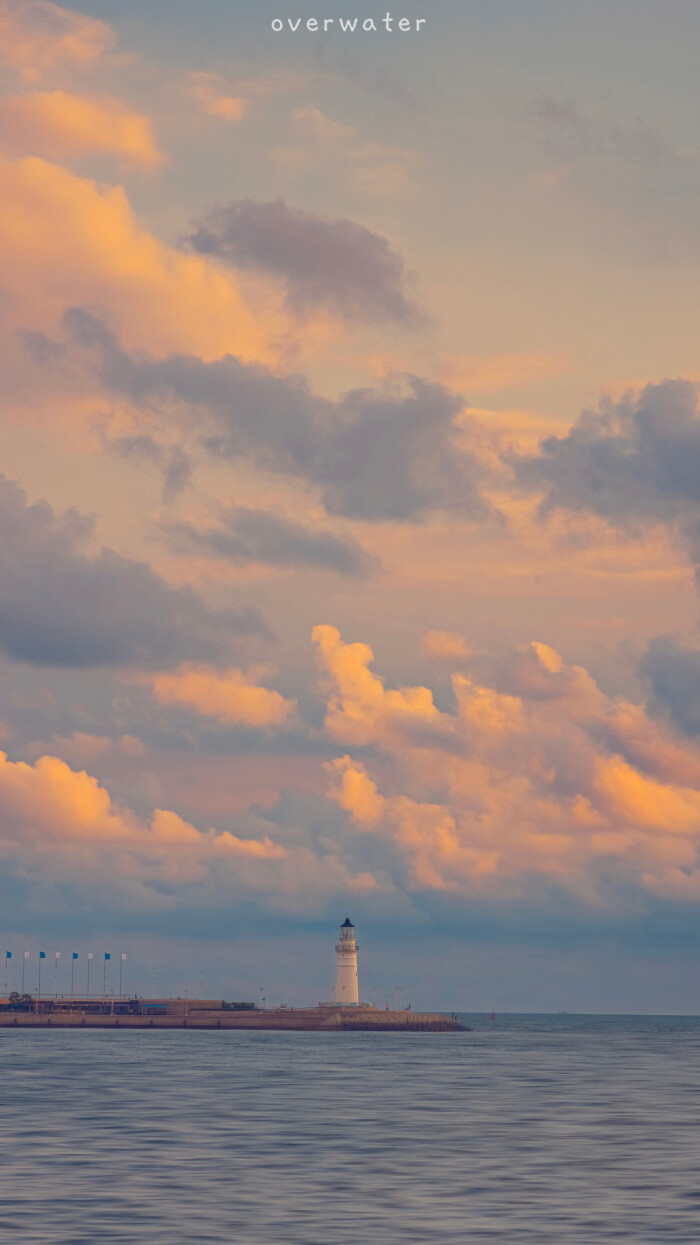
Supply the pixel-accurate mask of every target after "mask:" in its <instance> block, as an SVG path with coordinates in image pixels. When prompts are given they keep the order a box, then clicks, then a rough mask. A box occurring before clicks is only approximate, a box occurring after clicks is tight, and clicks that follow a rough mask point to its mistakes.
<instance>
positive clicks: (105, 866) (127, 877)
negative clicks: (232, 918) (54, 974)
mask: <svg viewBox="0 0 700 1245" xmlns="http://www.w3.org/2000/svg"><path fill="white" fill-rule="evenodd" d="M266 824H267V823H266ZM0 860H2V861H3V865H5V866H6V865H13V866H14V867H16V868H18V869H19V870H20V872H21V875H22V877H23V880H24V882H25V884H32V883H38V884H39V885H40V886H41V887H42V888H43V890H44V891H45V888H46V887H47V886H51V885H56V884H58V885H59V886H60V885H62V884H64V883H65V884H67V885H70V887H71V890H75V888H76V887H80V886H81V885H86V886H87V887H89V888H90V889H91V892H92V895H93V898H94V895H95V894H96V893H99V891H100V889H101V888H103V887H105V885H106V880H107V879H108V892H109V895H110V898H111V899H112V900H114V899H115V897H116V900H117V902H118V904H119V906H120V908H122V909H126V908H132V909H138V908H143V907H144V906H145V907H147V908H148V909H149V910H150V911H152V910H153V909H154V908H157V907H160V908H163V907H170V906H173V905H174V904H175V903H179V902H181V898H178V897H176V896H174V895H173V894H172V893H170V892H171V889H172V888H175V887H182V886H188V887H192V886H193V885H198V886H199V887H200V888H202V894H203V895H205V896H206V895H209V896H216V895H217V894H218V896H219V898H218V902H220V901H221V888H222V887H223V890H224V893H225V894H226V895H227V896H228V901H229V902H230V896H231V894H232V893H233V892H234V890H235V889H236V888H237V889H238V891H239V892H240V893H246V894H251V893H255V892H258V893H265V894H268V895H269V897H270V899H271V900H272V901H273V902H274V903H276V904H277V905H278V906H280V905H281V906H284V907H286V908H287V909H294V908H297V909H298V910H300V911H308V905H309V902H310V901H311V900H313V899H314V898H315V897H316V896H318V895H325V894H328V893H329V891H342V892H344V893H347V892H351V891H357V892H362V891H367V890H371V889H376V888H377V885H378V883H377V882H376V879H375V878H374V877H373V875H372V874H371V873H368V872H367V871H366V870H360V871H358V870H356V869H352V868H350V867H349V865H348V864H347V863H346V862H345V861H344V860H343V859H342V857H341V856H340V854H336V855H332V854H331V853H329V852H328V851H326V852H325V853H323V854H317V853H316V852H315V851H313V850H312V849H311V847H309V846H306V845H301V846H294V847H285V846H283V845H282V844H279V843H277V842H275V840H274V839H273V838H272V837H271V835H270V834H269V833H263V834H261V835H260V837H258V838H243V837H241V836H239V835H236V834H234V833H231V832H230V831H228V830H227V831H224V832H223V833H217V832H216V831H215V830H211V829H209V830H205V831H200V830H198V829H197V828H196V827H195V826H193V825H191V824H190V823H189V822H187V821H185V820H184V819H183V818H182V817H180V816H179V815H178V814H177V813H175V812H174V811H172V810H168V809H156V810H155V811H154V813H153V815H152V816H151V817H150V819H148V820H143V819H141V818H139V817H137V816H136V815H135V814H134V813H133V812H132V810H131V809H129V808H126V807H124V806H119V805H116V804H115V803H114V802H113V801H112V800H111V799H110V796H109V793H108V792H107V791H106V790H105V789H104V788H103V787H101V786H100V785H99V783H98V782H97V780H96V779H95V778H93V777H91V776H90V775H89V774H87V773H84V772H76V771H75V770H72V769H70V768H69V767H68V766H67V765H66V764H65V762H64V761H61V760H59V759H58V758H57V757H51V756H44V757H40V758H39V760H38V761H37V762H36V764H35V765H27V764H25V763H24V762H12V761H10V760H8V758H7V756H6V755H5V754H4V753H0ZM163 887H165V888H166V892H167V893H165V892H164V890H163ZM217 888H218V890H217ZM205 902H206V900H205Z"/></svg>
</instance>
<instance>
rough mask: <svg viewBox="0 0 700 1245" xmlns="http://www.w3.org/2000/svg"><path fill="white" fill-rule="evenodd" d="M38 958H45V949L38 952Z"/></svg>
mask: <svg viewBox="0 0 700 1245" xmlns="http://www.w3.org/2000/svg"><path fill="white" fill-rule="evenodd" d="M39 959H40V960H45V959H46V952H45V951H40V952H39Z"/></svg>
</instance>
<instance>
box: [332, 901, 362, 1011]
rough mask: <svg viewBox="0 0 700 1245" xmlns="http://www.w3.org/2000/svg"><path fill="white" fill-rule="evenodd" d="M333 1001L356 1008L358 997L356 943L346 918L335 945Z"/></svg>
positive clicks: (353, 930) (351, 924) (348, 919)
mask: <svg viewBox="0 0 700 1245" xmlns="http://www.w3.org/2000/svg"><path fill="white" fill-rule="evenodd" d="M335 949H336V952H337V960H336V970H335V1001H336V1003H339V1004H340V1005H341V1007H342V1006H345V1007H357V1004H358V1003H359V1001H360V995H359V992H358V988H357V943H356V942H355V926H354V925H353V923H352V921H351V920H350V917H349V916H348V917H346V918H345V920H344V921H343V924H342V925H341V927H340V940H339V942H338V943H337V944H336V948H335Z"/></svg>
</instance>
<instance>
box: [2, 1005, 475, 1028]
mask: <svg viewBox="0 0 700 1245" xmlns="http://www.w3.org/2000/svg"><path fill="white" fill-rule="evenodd" d="M10 1027H11V1028H23V1029H51V1028H54V1029H121V1030H132V1029H185V1028H186V1029H276V1030H285V1029H287V1030H301V1031H306V1032H325V1031H331V1032H333V1031H335V1032H353V1031H364V1032H368V1031H369V1032H376V1033H379V1032H402V1033H458V1032H464V1031H465V1029H466V1028H467V1026H466V1025H463V1024H461V1023H460V1022H459V1021H458V1020H455V1019H454V1018H453V1017H451V1016H447V1015H444V1014H443V1013H441V1012H432V1013H431V1012H407V1011H400V1012H389V1011H380V1010H379V1008H366V1009H365V1008H334V1007H310V1008H270V1009H268V1010H266V1011H261V1010H250V1011H216V1012H214V1011H212V1012H208V1013H207V1012H206V1011H203V1010H199V1009H196V1008H193V1010H192V1011H191V1012H190V1013H189V1014H188V1013H187V1011H185V1010H183V1011H181V1012H179V1013H177V1014H170V1015H161V1016H158V1015H156V1016H153V1015H129V1014H118V1013H115V1014H112V1013H110V1012H106V1013H105V1012H102V1013H94V1012H81V1011H78V1010H75V1011H71V1010H68V1009H62V1010H60V1011H54V1012H44V1011H39V1012H25V1011H18V1012H11V1011H5V1012H0V1028H10Z"/></svg>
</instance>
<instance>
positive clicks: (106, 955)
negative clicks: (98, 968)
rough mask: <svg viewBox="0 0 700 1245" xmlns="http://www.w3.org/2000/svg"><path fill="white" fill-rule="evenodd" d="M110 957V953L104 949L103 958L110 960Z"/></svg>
mask: <svg viewBox="0 0 700 1245" xmlns="http://www.w3.org/2000/svg"><path fill="white" fill-rule="evenodd" d="M111 958H112V957H111V955H110V954H109V951H105V959H106V960H111Z"/></svg>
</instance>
